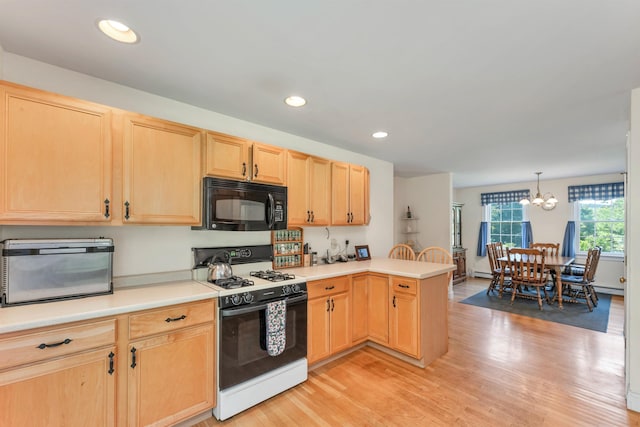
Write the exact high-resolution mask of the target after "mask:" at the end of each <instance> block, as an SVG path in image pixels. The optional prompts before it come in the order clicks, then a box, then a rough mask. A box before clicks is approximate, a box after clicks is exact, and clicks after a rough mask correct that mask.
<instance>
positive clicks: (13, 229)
mask: <svg viewBox="0 0 640 427" xmlns="http://www.w3.org/2000/svg"><path fill="white" fill-rule="evenodd" d="M366 229H367V227H365V226H362V227H329V228H328V230H329V233H328V235H327V228H325V227H306V228H305V229H304V238H305V242H307V243H309V245H310V246H311V247H312V249H313V250H314V251H317V252H318V257H319V258H322V257H323V256H324V254H326V251H327V249H329V248H330V245H331V238H335V239H336V240H337V243H338V245H339V246H340V247H341V248H344V241H345V239H349V253H353V245H362V244H367V241H366V231H367V230H366ZM270 233H271V232H270V231H194V230H191V228H190V227H178V226H120V227H84V226H78V227H53V226H13V225H3V226H0V240H4V239H10V238H12V239H29V238H34V239H35V238H86V237H110V238H112V239H113V242H114V246H115V251H114V257H113V275H114V276H115V277H118V276H130V275H138V274H150V273H160V272H173V271H183V270H190V269H191V268H192V267H193V266H192V259H191V248H192V247H206V246H233V245H262V244H270V243H271V234H270ZM372 255H374V256H375V255H380V254H376V253H375V251H373V254H372Z"/></svg>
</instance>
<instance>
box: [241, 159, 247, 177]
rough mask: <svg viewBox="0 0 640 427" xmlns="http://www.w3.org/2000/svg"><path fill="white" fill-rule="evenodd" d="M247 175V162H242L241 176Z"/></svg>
mask: <svg viewBox="0 0 640 427" xmlns="http://www.w3.org/2000/svg"><path fill="white" fill-rule="evenodd" d="M246 174H247V162H242V176H245V175H246Z"/></svg>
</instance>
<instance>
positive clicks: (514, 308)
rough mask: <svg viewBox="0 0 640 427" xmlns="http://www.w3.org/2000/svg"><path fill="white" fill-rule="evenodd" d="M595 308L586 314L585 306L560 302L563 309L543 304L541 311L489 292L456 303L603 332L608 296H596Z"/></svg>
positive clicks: (529, 303) (532, 303)
mask: <svg viewBox="0 0 640 427" xmlns="http://www.w3.org/2000/svg"><path fill="white" fill-rule="evenodd" d="M598 297H599V298H600V299H599V300H598V306H597V307H594V308H593V311H592V312H590V311H589V309H588V308H587V306H586V304H583V303H580V304H577V303H563V304H562V306H563V309H562V310H560V309H559V308H558V304H557V303H553V304H551V305H549V304H547V303H546V302H543V304H544V305H543V310H540V309H539V308H538V301H537V300H528V299H523V298H516V300H515V301H514V302H513V305H511V295H510V294H509V295H507V294H505V295H503V296H502V298H500V297H498V295H497V293H490V294H489V295H487V291H486V290H483V291H481V292H478V293H477V294H475V295H472V296H470V297H468V298H466V299H463V300H462V301H460V302H461V303H463V304H470V305H475V306H478V307H485V308H490V309H492V310H500V311H506V312H509V313H514V314H520V315H522V316H528V317H535V318H536V319H542V320H548V321H549V322H556V323H563V324H565V325H571V326H577V327H579V328H584V329H591V330H592V331H598V332H607V324H608V323H609V308H610V307H611V296H610V295H607V294H602V293H599V294H598Z"/></svg>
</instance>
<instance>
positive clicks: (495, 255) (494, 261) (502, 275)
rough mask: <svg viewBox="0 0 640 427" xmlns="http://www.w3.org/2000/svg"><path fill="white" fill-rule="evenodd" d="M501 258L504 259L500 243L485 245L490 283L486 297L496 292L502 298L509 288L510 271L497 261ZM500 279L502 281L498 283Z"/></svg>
mask: <svg viewBox="0 0 640 427" xmlns="http://www.w3.org/2000/svg"><path fill="white" fill-rule="evenodd" d="M502 257H504V249H503V246H502V243H501V242H494V243H487V258H488V259H489V268H491V283H489V287H488V288H487V295H489V293H491V292H492V291H494V290H498V295H499V296H500V298H502V293H503V292H504V291H505V289H510V288H511V270H509V267H507V266H504V268H503V266H502V263H501V262H500V261H498V259H500V258H502ZM503 269H504V272H503ZM500 279H502V283H500Z"/></svg>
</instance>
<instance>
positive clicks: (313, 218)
mask: <svg viewBox="0 0 640 427" xmlns="http://www.w3.org/2000/svg"><path fill="white" fill-rule="evenodd" d="M315 220H316V215H315V214H314V213H313V211H311V222H313V221H315Z"/></svg>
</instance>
